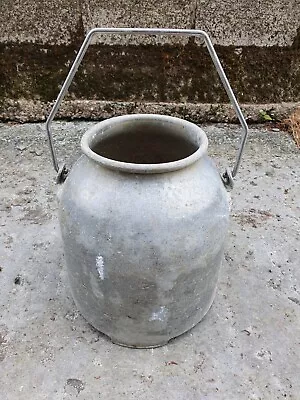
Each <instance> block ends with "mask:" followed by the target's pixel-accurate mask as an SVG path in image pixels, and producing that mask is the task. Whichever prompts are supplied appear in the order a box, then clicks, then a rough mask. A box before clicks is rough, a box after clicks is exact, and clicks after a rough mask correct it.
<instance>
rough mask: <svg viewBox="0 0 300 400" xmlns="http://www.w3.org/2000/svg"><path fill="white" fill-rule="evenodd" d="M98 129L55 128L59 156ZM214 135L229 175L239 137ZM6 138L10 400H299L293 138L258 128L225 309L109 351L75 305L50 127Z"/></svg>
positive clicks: (5, 326)
mask: <svg viewBox="0 0 300 400" xmlns="http://www.w3.org/2000/svg"><path fill="white" fill-rule="evenodd" d="M92 124H93V123H90V122H89V123H86V122H59V123H56V124H55V125H54V128H55V129H54V131H55V138H56V140H55V142H56V145H57V146H58V148H59V156H60V159H62V157H65V158H66V159H68V160H69V161H72V160H74V159H76V158H77V156H78V154H79V143H78V140H79V138H80V136H81V134H82V132H84V131H85V130H86V128H87V127H88V126H90V125H92ZM205 130H206V132H207V134H208V137H209V142H210V145H209V152H210V154H211V155H212V157H213V158H214V159H215V160H216V162H217V163H218V164H219V165H220V168H224V166H225V164H226V163H227V162H232V159H233V157H234V149H235V148H236V146H237V144H238V138H239V133H240V129H239V128H238V127H237V126H231V125H218V126H206V127H205ZM0 143H1V170H2V174H1V198H0V236H1V240H0V267H1V268H0V283H1V292H0V388H1V395H0V398H1V400H23V399H24V400H28V399H30V400H40V399H47V400H61V399H70V400H71V399H78V400H95V399H113V400H114V399H116V400H118V399H139V400H146V399H147V400H152V399H153V400H154V399H155V400H157V399H164V400H175V399H176V400H181V399H184V400H194V399H195V400H202V399H203V400H204V399H205V400H221V399H222V400H223V399H224V400H227V399H228V400H229V399H230V400H240V399H252V400H258V399H264V400H265V399H270V400H271V399H272V400H273V399H294V400H297V399H300V379H299V376H300V269H299V264H300V255H299V252H300V247H299V238H300V229H299V217H300V186H299V181H300V164H299V151H298V150H297V149H296V147H295V145H294V143H293V141H292V139H291V138H290V137H289V136H288V135H287V134H286V133H283V132H277V131H276V132H274V131H272V130H270V129H269V130H267V129H266V128H264V127H261V126H258V127H255V128H252V129H251V133H250V137H249V143H248V145H247V148H246V153H245V156H244V160H243V164H242V168H241V171H240V174H239V175H238V177H237V180H236V185H235V189H234V190H233V191H232V218H231V225H230V231H229V235H228V243H227V247H226V253H225V260H224V263H223V267H222V271H221V275H220V280H219V286H218V292H217V295H216V299H215V302H214V304H213V306H212V308H211V310H210V311H209V313H208V314H207V316H206V317H205V319H204V320H203V321H202V322H201V323H200V324H198V325H197V326H196V327H195V328H194V329H192V330H191V331H190V332H188V333H186V334H185V335H183V336H181V337H179V338H177V339H175V340H172V341H171V342H170V343H169V344H168V345H167V346H165V347H161V348H157V349H152V350H133V349H128V348H123V347H119V346H117V345H114V344H112V343H111V342H110V341H109V340H108V339H107V338H106V337H104V336H103V335H101V334H100V333H98V332H97V331H95V330H94V329H93V328H91V326H90V325H88V324H87V323H86V321H85V320H84V319H83V317H82V316H81V315H80V314H79V313H78V311H77V310H76V307H75V305H74V303H73V300H72V297H71V294H70V289H69V286H68V280H67V276H66V270H65V267H64V261H63V250H62V241H61V237H60V232H59V226H58V220H57V202H56V190H57V187H56V186H55V183H54V177H55V173H54V171H53V170H52V167H51V162H50V155H49V151H48V148H47V142H46V140H45V136H44V126H43V125H42V124H27V125H8V124H0ZM228 160H229V161H228Z"/></svg>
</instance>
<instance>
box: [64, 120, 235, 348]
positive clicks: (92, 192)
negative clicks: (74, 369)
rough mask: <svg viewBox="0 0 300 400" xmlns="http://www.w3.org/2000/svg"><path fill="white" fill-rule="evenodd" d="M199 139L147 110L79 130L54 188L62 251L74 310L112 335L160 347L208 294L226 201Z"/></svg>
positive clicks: (182, 124)
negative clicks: (69, 162)
mask: <svg viewBox="0 0 300 400" xmlns="http://www.w3.org/2000/svg"><path fill="white" fill-rule="evenodd" d="M158 134H159V135H161V136H160V137H158V136H157V135H158ZM152 135H156V140H152ZM147 137H148V139H147V140H145V138H147ZM110 141H111V142H110ZM110 143H111V144H110ZM132 146H133V147H132ZM207 146H208V140H207V137H206V135H205V133H204V132H203V131H202V130H201V129H200V128H199V127H198V126H196V125H195V124H192V123H190V122H187V121H184V120H182V119H179V118H173V117H168V116H163V115H153V114H152V115H151V114H150V115H144V114H137V115H126V116H121V117H115V118H110V119H108V120H106V121H103V122H100V123H98V124H96V125H95V126H94V127H92V128H91V129H89V130H88V131H87V132H86V133H85V134H84V135H83V137H82V140H81V149H82V152H83V155H82V156H81V158H80V159H79V160H78V161H77V162H76V163H75V165H74V166H73V167H72V169H71V171H70V173H69V175H68V177H67V179H66V181H65V183H64V184H63V185H62V187H61V194H60V207H59V210H60V211H59V213H60V224H61V231H62V237H63V243H64V253H65V258H66V264H67V269H68V275H69V279H70V283H71V289H72V294H73V297H74V300H75V302H76V304H77V306H78V308H79V310H80V311H81V313H82V315H83V316H84V317H85V318H86V319H87V320H88V321H89V322H90V323H91V324H92V325H93V326H94V327H95V328H97V329H98V330H100V331H101V332H103V333H105V334H106V335H108V336H109V337H110V338H111V340H112V341H113V342H115V343H118V344H121V345H124V346H129V347H156V346H161V345H164V344H166V343H167V342H168V341H169V340H170V339H172V338H174V337H176V336H178V335H180V334H182V333H184V332H186V331H187V330H188V329H190V328H192V327H193V326H194V325H196V324H197V323H198V322H199V321H200V320H201V319H202V318H203V317H204V315H205V314H206V313H207V311H208V310H209V308H210V306H211V304H212V302H213V299H214V296H215V292H216V287H217V280H218V273H219V269H220V266H221V262H222V258H223V251H224V244H225V240H226V235H227V229H228V220H229V205H228V193H227V191H226V190H225V188H224V185H223V183H222V180H221V178H220V175H219V173H218V170H217V168H216V167H215V165H214V164H213V162H212V160H211V159H210V158H209V157H208V156H207Z"/></svg>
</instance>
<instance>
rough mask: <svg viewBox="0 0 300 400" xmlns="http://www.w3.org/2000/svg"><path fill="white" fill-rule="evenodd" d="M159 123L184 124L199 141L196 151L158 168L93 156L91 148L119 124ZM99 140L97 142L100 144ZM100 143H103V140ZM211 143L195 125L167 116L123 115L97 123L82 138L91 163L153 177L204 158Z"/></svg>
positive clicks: (84, 150)
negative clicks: (144, 121) (154, 174)
mask: <svg viewBox="0 0 300 400" xmlns="http://www.w3.org/2000/svg"><path fill="white" fill-rule="evenodd" d="M150 119H151V120H152V121H155V120H156V121H160V122H165V123H169V124H181V126H182V128H184V129H186V130H187V132H189V133H190V132H193V133H194V134H195V135H196V138H197V146H198V148H197V150H196V151H195V152H193V153H192V154H190V155H189V156H187V157H184V158H181V159H179V160H176V161H170V162H164V163H155V164H142V163H131V162H125V161H118V160H114V159H112V158H107V157H104V156H101V155H99V154H98V153H96V152H94V151H93V150H92V148H91V146H92V145H93V144H94V143H95V142H96V141H99V139H100V138H101V136H102V137H104V133H106V135H105V136H106V137H107V131H108V130H109V129H110V128H112V127H114V126H116V125H119V124H122V123H124V122H128V121H131V122H132V121H143V120H150ZM97 139H98V140H97ZM100 140H101V139H100ZM207 148H208V139H207V136H206V134H205V132H204V131H203V130H202V129H201V128H200V127H199V126H197V125H196V124H194V123H192V122H189V121H186V120H184V119H181V118H177V117H171V116H168V115H161V114H130V115H122V116H117V117H112V118H108V119H106V120H104V121H101V122H98V123H97V124H95V125H94V126H93V127H91V128H89V129H88V130H87V131H86V132H85V133H84V134H83V136H82V138H81V150H82V152H83V153H84V154H85V155H86V156H87V157H88V158H90V159H92V160H94V161H96V162H97V163H99V164H101V165H102V166H105V167H107V168H109V169H113V170H118V171H124V172H129V173H140V174H153V173H164V172H171V171H176V170H179V169H182V168H185V167H187V166H189V165H191V164H193V163H195V162H196V161H198V160H199V159H200V158H201V157H203V156H204V155H206V154H207Z"/></svg>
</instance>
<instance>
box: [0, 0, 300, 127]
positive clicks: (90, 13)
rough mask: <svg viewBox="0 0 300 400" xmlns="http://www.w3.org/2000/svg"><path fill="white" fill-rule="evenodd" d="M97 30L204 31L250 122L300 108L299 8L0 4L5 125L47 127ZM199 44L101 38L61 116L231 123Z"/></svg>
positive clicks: (74, 1) (56, 0)
mask: <svg viewBox="0 0 300 400" xmlns="http://www.w3.org/2000/svg"><path fill="white" fill-rule="evenodd" d="M96 26H113V27H124V26H129V27H138V26H139V27H168V28H187V29H194V28H196V29H203V30H206V31H207V32H208V33H209V34H210V36H211V38H212V40H213V43H214V45H215V48H216V51H217V53H218V55H219V57H220V59H221V62H222V64H223V66H224V69H225V71H226V73H227V75H228V78H229V80H230V83H231V84H232V87H233V89H234V91H235V93H236V95H237V97H238V99H239V101H240V102H241V103H242V104H243V108H244V110H245V113H246V114H247V117H248V119H249V120H253V121H255V120H257V119H258V118H259V110H260V109H265V110H267V111H268V110H272V112H273V113H274V114H277V116H278V117H280V116H283V115H286V114H288V113H289V112H290V110H291V109H292V108H293V107H295V106H296V105H297V104H298V103H299V102H300V2H299V0H273V1H271V0H264V1H261V0H256V1H253V0H252V1H251V0H239V1H232V0H191V1H187V0H160V1H157V0H154V1H150V0H146V1H138V0H129V1H128V0H112V1H109V2H108V1H103V0H97V1H96V0H40V1H39V2H37V1H36V0H19V1H16V0H1V11H0V53H1V58H0V118H2V119H15V120H20V121H26V120H43V119H44V118H45V116H46V115H47V113H48V112H49V110H50V108H51V103H52V102H53V100H54V99H55V98H56V96H57V94H58V92H59V89H60V87H61V85H62V83H63V81H64V79H65V77H66V75H67V72H68V70H69V68H70V66H71V63H72V61H73V60H74V58H75V55H76V52H77V50H78V48H79V46H80V44H81V43H82V41H83V39H84V37H85V35H86V33H87V32H88V31H89V30H90V29H91V28H94V27H96ZM227 103H228V99H227V97H226V94H225V93H224V90H223V89H222V86H221V84H220V82H219V80H218V76H217V74H216V72H215V71H214V68H213V66H212V63H211V60H210V58H209V56H208V53H207V50H206V48H205V47H204V46H203V43H202V42H201V41H199V40H193V39H188V38H181V37H170V36H169V37H149V36H134V37H129V36H121V37H119V36H118V35H113V36H112V35H102V36H99V37H97V40H95V41H94V44H93V45H92V46H91V48H90V49H89V51H88V53H87V54H86V57H85V60H84V62H83V64H82V67H81V68H80V69H79V71H78V73H77V75H76V78H75V81H74V83H73V84H72V86H71V87H70V92H69V96H68V97H67V99H66V101H65V102H64V104H63V106H62V108H61V112H60V116H62V117H68V118H76V117H84V118H95V119H99V118H104V117H107V116H110V115H118V114H120V113H125V112H162V110H164V111H163V112H166V113H171V114H173V115H180V116H187V117H189V118H190V119H193V120H199V121H200V120H214V121H215V120H228V119H232V118H233V116H234V114H233V113H232V110H231V109H230V107H228V105H227Z"/></svg>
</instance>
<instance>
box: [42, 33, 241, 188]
mask: <svg viewBox="0 0 300 400" xmlns="http://www.w3.org/2000/svg"><path fill="white" fill-rule="evenodd" d="M96 34H135V35H177V36H194V37H200V38H202V39H204V42H205V44H206V47H207V49H208V52H209V54H210V57H211V59H212V61H213V63H214V66H215V68H216V70H217V72H218V74H219V77H220V79H221V81H222V84H223V86H224V88H225V90H226V93H227V95H228V97H229V100H230V102H231V104H232V106H233V108H234V110H235V113H236V115H237V117H238V119H239V122H240V124H241V125H242V130H243V133H242V138H241V141H240V145H239V149H238V152H237V156H236V161H235V164H234V166H233V168H232V170H231V169H229V168H227V169H226V171H225V172H224V173H223V175H222V180H223V182H224V185H225V186H226V187H229V188H232V186H233V178H234V177H235V176H236V174H237V172H238V169H239V167H240V163H241V158H242V154H243V150H244V147H245V144H246V140H247V136H248V126H247V122H246V120H245V118H244V115H243V113H242V111H241V109H240V106H239V104H238V102H237V100H236V97H235V95H234V93H233V91H232V89H231V86H230V84H229V81H228V79H227V77H226V75H225V72H224V70H223V67H222V65H221V63H220V60H219V58H218V56H217V53H216V51H215V49H214V47H213V44H212V42H211V40H210V37H209V36H208V34H207V33H206V32H205V31H202V30H197V29H157V28H149V29H148V28H94V29H92V30H90V31H89V32H88V34H87V35H86V37H85V39H84V41H83V43H82V45H81V47H80V50H79V52H78V54H77V56H76V58H75V61H74V62H73V65H72V67H71V69H70V71H69V73H68V76H67V78H66V80H65V82H64V84H63V86H62V88H61V90H60V92H59V94H58V96H57V99H56V101H55V103H54V106H53V108H52V110H51V112H50V114H49V116H48V118H47V121H46V130H47V135H48V141H49V146H50V151H51V157H52V162H53V166H54V169H55V171H56V172H58V181H59V182H63V181H64V179H65V178H66V176H67V174H68V170H67V168H66V166H65V165H63V166H61V167H60V166H59V164H58V161H57V156H56V151H55V149H54V145H53V139H52V131H51V123H52V121H53V119H54V117H55V115H56V113H57V111H58V109H59V107H60V105H61V102H62V100H63V98H64V96H65V94H66V92H67V90H68V89H69V86H70V84H71V82H72V80H73V78H74V76H75V74H76V71H77V69H78V67H79V65H80V63H81V61H82V59H83V57H84V55H85V53H86V51H87V49H88V47H89V45H90V43H91V40H92V38H93V37H94V36H95V35H96Z"/></svg>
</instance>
